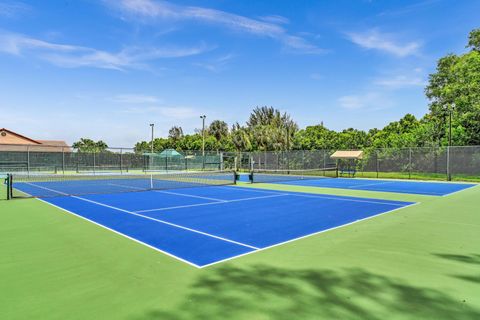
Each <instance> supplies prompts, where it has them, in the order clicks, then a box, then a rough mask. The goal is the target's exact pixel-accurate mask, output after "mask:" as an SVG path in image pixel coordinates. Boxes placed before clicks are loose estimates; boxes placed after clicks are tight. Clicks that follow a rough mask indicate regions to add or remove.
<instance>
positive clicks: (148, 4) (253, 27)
mask: <svg viewBox="0 0 480 320" xmlns="http://www.w3.org/2000/svg"><path fill="white" fill-rule="evenodd" d="M104 2H105V3H106V4H108V5H109V6H110V7H112V8H114V9H116V10H119V11H120V12H121V13H122V14H125V15H130V16H133V17H135V18H137V19H140V20H142V21H143V22H155V20H156V19H162V20H165V19H169V20H196V21H201V22H204V23H211V24H216V25H220V26H222V27H225V28H229V29H232V30H236V31H239V32H245V33H250V34H254V35H257V36H263V37H269V38H272V39H276V40H278V41H280V42H281V43H283V45H285V46H286V47H288V48H290V49H294V50H296V51H297V52H302V53H306V54H318V53H323V52H324V51H323V50H322V49H321V48H319V47H317V46H316V45H314V44H311V43H309V42H308V41H307V40H305V39H303V38H301V37H298V36H294V35H291V34H289V33H288V32H287V30H286V29H285V28H284V27H282V26H281V25H280V24H285V23H286V22H287V21H288V20H286V19H285V18H283V17H279V16H269V17H264V18H263V21H262V20H257V19H252V18H248V17H244V16H241V15H237V14H232V13H229V12H225V11H221V10H216V9H209V8H203V7H195V6H180V5H175V4H171V3H168V2H165V1H152V0H104Z"/></svg>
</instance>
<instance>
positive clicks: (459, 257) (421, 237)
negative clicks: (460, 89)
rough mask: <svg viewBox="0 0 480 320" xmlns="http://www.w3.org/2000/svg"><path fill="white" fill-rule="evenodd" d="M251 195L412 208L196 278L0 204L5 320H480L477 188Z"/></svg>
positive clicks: (29, 210)
mask: <svg viewBox="0 0 480 320" xmlns="http://www.w3.org/2000/svg"><path fill="white" fill-rule="evenodd" d="M239 187H247V186H239ZM255 187H264V188H276V189H282V190H290V191H302V192H313V193H329V194H338V195H355V196H363V197H373V198H381V199H392V200H407V201H416V202H420V204H418V205H415V206H411V207H408V208H405V209H402V210H398V211H395V212H392V213H389V214H386V215H382V216H379V217H376V218H374V219H370V220H365V221H362V222H359V223H357V224H353V225H350V226H347V227H344V228H340V229H336V230H332V231H329V232H326V233H323V234H319V235H316V236H312V237H308V238H304V239H301V240H298V241H295V242H291V243H288V244H285V245H282V246H278V247H275V248H272V249H269V250H265V251H262V252H259V253H255V254H251V255H248V256H245V257H242V258H238V259H234V260H231V261H228V262H225V263H221V264H218V265H215V266H212V267H208V268H205V269H196V268H193V267H190V266H188V265H187V264H184V263H182V262H179V261H176V260H174V259H172V258H169V257H168V256H166V255H163V254H160V253H158V252H156V251H154V250H151V249H149V248H147V247H145V246H142V245H140V244H137V243H135V242H133V241H131V240H128V239H126V238H124V237H121V236H119V235H117V234H114V233H112V232H108V231H106V230H104V229H102V228H100V227H98V226H95V225H94V224H91V223H89V222H87V221H84V220H82V219H79V218H77V217H75V216H72V215H69V214H66V213H64V212H63V211H61V210H59V209H56V208H53V207H51V206H49V205H48V204H46V203H43V202H41V201H39V200H35V199H24V200H13V201H0V252H1V253H2V259H1V260H0V279H2V280H1V281H0V290H1V292H2V295H1V297H0V310H1V313H2V318H3V319H138V320H144V319H162V320H163V319H167V320H169V319H172V320H173V319H175V320H184V319H225V318H228V319H359V318H364V319H385V318H388V319H479V318H480V247H479V243H480V215H479V214H478V203H479V201H478V198H479V197H480V187H475V188H470V189H467V190H465V191H463V192H459V193H456V194H453V195H451V196H448V197H429V196H417V195H405V194H390V193H377V192H368V191H360V190H342V189H321V188H312V187H297V186H287V185H266V184H265V185H260V184H257V185H255ZM239 214H241V213H240V212H239Z"/></svg>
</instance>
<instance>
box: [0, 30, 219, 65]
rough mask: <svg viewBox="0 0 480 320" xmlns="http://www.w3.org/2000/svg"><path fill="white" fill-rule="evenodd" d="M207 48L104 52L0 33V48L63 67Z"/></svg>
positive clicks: (143, 59)
mask: <svg viewBox="0 0 480 320" xmlns="http://www.w3.org/2000/svg"><path fill="white" fill-rule="evenodd" d="M208 50H211V48H209V47H207V46H206V45H205V44H200V45H199V46H196V47H190V48H176V47H163V48H158V47H156V48H139V47H129V48H124V49H122V50H120V51H118V52H107V51H103V50H97V49H94V48H89V47H83V46H75V45H66V44H57V43H52V42H48V41H43V40H39V39H35V38H31V37H28V36H25V35H21V34H15V33H8V32H2V33H0V52H4V53H8V54H13V55H25V54H30V55H33V56H35V57H37V58H40V59H43V60H45V61H48V62H50V63H52V64H54V65H57V66H60V67H66V68H78V67H95V68H104V69H115V70H125V69H128V68H139V67H142V66H143V65H144V63H146V62H148V61H152V60H157V59H162V58H178V57H186V56H192V55H198V54H201V53H203V52H206V51H208Z"/></svg>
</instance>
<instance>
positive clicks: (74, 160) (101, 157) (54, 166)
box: [0, 144, 223, 174]
mask: <svg viewBox="0 0 480 320" xmlns="http://www.w3.org/2000/svg"><path fill="white" fill-rule="evenodd" d="M222 163H223V161H222V154H221V153H219V152H215V151H208V152H205V155H204V156H203V154H202V152H201V151H179V152H176V153H175V155H172V156H170V155H167V156H162V153H158V154H148V153H136V152H134V150H133V149H131V148H108V149H106V150H103V151H101V152H81V151H80V150H78V149H75V148H72V147H58V146H44V145H42V146H28V145H7V144H3V145H2V144H0V173H1V172H4V173H6V172H8V173H12V172H28V173H35V172H38V173H52V174H56V173H62V174H74V173H88V172H90V173H97V172H98V173H101V172H112V173H123V172H126V173H127V172H145V171H149V170H153V171H184V170H221V169H223V168H222Z"/></svg>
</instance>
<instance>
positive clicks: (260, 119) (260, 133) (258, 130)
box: [247, 106, 298, 151]
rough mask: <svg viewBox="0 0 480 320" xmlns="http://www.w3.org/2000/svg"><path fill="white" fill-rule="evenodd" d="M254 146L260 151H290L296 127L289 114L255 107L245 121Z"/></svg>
mask: <svg viewBox="0 0 480 320" xmlns="http://www.w3.org/2000/svg"><path fill="white" fill-rule="evenodd" d="M247 127H248V129H249V130H250V131H251V132H252V136H253V140H254V141H253V142H254V145H257V146H259V148H260V149H261V150H265V151H266V150H286V149H291V146H292V141H293V137H294V136H295V133H296V132H297V131H298V125H297V124H296V123H295V121H293V120H292V118H291V117H290V115H289V114H287V113H283V114H282V113H281V112H280V110H278V109H275V108H273V107H266V106H264V107H256V108H255V109H253V111H252V113H251V114H250V117H249V119H248V121H247Z"/></svg>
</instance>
